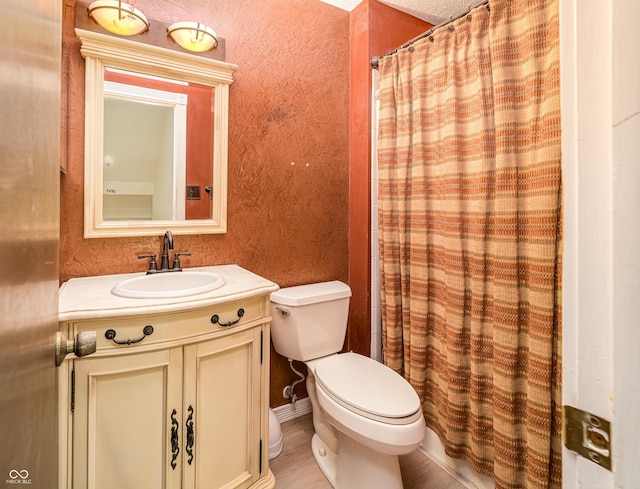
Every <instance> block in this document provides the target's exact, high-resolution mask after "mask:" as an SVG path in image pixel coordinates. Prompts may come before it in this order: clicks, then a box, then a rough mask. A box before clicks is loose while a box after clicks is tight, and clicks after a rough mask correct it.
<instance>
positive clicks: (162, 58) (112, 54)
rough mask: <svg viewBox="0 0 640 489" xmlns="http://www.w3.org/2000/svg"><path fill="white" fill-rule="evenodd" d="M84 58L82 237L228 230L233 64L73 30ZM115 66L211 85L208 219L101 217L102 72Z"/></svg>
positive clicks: (205, 232)
mask: <svg viewBox="0 0 640 489" xmlns="http://www.w3.org/2000/svg"><path fill="white" fill-rule="evenodd" d="M76 35H77V36H78V38H79V39H80V41H81V43H82V46H81V49H80V52H81V54H82V56H83V57H84V58H85V70H86V71H85V148H84V151H85V157H84V161H85V165H84V171H85V175H84V237H85V238H107V237H123V236H155V235H162V234H163V233H164V232H165V231H166V230H167V229H171V231H172V232H173V233H174V234H215V233H225V232H226V230H227V158H228V124H229V85H230V84H231V83H232V82H233V72H234V71H235V70H236V69H237V66H236V65H234V64H231V63H226V62H222V61H218V60H214V59H210V58H204V57H199V56H195V55H191V54H188V53H183V52H179V51H172V50H169V49H165V48H160V47H157V46H153V45H149V44H143V43H139V42H135V41H131V40H129V39H123V38H119V37H114V36H110V35H105V34H101V33H97V32H91V31H87V30H83V29H76ZM105 67H109V68H116V69H121V70H126V71H131V72H136V73H141V74H145V75H151V76H158V77H162V78H167V79H174V80H180V81H183V82H191V83H197V84H200V85H205V86H210V87H213V88H214V91H215V94H214V97H215V99H214V114H213V117H214V121H213V134H212V137H213V141H214V145H213V161H212V165H213V189H212V202H211V218H210V219H192V220H117V221H105V220H104V219H103V149H104V135H103V124H104V122H103V110H104V95H103V91H104V90H103V89H104V70H105Z"/></svg>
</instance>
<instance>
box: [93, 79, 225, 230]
mask: <svg viewBox="0 0 640 489" xmlns="http://www.w3.org/2000/svg"><path fill="white" fill-rule="evenodd" d="M214 103H215V97H214V88H213V87H207V86H204V85H199V84H195V83H188V82H184V81H180V80H171V79H165V78H160V77H153V76H147V75H143V74H140V73H132V72H127V71H122V70H115V69H111V68H106V69H105V72H104V161H103V163H104V168H103V172H104V173H103V187H104V188H103V216H104V219H105V220H107V221H109V220H156V219H161V220H167V219H169V220H185V219H209V218H211V202H212V200H211V197H210V195H211V189H212V188H213V186H214V185H215V182H213V175H212V162H213V137H212V136H213V114H214V112H215V111H214Z"/></svg>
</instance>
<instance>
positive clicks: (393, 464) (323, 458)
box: [311, 433, 404, 489]
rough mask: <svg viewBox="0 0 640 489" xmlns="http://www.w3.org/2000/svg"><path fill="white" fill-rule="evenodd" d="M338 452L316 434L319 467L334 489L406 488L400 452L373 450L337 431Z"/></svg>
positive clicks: (312, 441)
mask: <svg viewBox="0 0 640 489" xmlns="http://www.w3.org/2000/svg"><path fill="white" fill-rule="evenodd" d="M338 447H339V455H336V454H335V453H334V452H332V451H331V450H329V448H328V447H327V445H325V443H324V442H323V441H322V440H321V439H320V437H319V436H318V435H317V434H314V435H313V438H312V439H311V449H312V451H313V456H314V458H315V459H316V462H317V464H318V466H319V467H320V470H321V471H322V473H323V474H324V476H325V477H326V478H327V480H328V481H329V483H330V484H331V485H332V486H333V487H334V488H335V489H403V487H404V486H403V485H402V475H401V473H400V462H399V461H398V456H397V455H389V454H386V453H382V452H378V451H377V450H373V449H371V448H369V447H367V446H365V445H362V444H361V443H358V442H357V441H355V440H354V439H352V438H350V437H349V436H347V435H345V434H344V433H338Z"/></svg>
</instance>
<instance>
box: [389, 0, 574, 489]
mask: <svg viewBox="0 0 640 489" xmlns="http://www.w3.org/2000/svg"><path fill="white" fill-rule="evenodd" d="M558 29H559V25H558V0H490V2H489V5H488V6H482V7H478V8H476V9H474V10H472V11H471V12H470V13H469V14H468V15H467V16H465V17H463V18H461V19H459V20H456V21H454V22H453V23H452V24H451V25H450V26H446V27H442V28H440V29H438V30H436V31H435V32H434V33H433V35H431V36H430V37H427V38H424V39H422V40H420V41H418V42H416V43H415V44H413V45H412V46H411V47H410V48H405V49H402V50H399V51H398V52H397V53H395V54H393V55H390V56H386V57H384V58H382V59H381V60H380V113H379V139H378V165H379V175H378V180H379V202H378V205H379V215H378V219H379V223H378V225H379V247H380V248H379V254H380V261H381V264H380V267H381V283H382V315H383V351H384V361H385V363H386V364H387V365H389V366H390V367H392V368H393V369H395V370H396V371H398V372H399V373H401V374H402V375H404V377H405V378H406V379H407V380H408V381H409V382H410V383H411V385H412V386H413V387H414V388H415V389H416V391H417V392H418V394H419V396H420V399H421V401H422V406H423V411H424V415H425V419H426V422H427V425H428V426H429V427H430V428H431V429H433V430H434V431H435V432H436V433H437V434H438V436H439V437H440V439H441V440H442V442H443V444H444V446H445V450H446V453H447V454H448V455H449V456H451V457H455V458H463V459H466V460H468V461H469V462H470V463H471V464H472V465H473V467H474V468H475V470H476V471H478V472H479V473H482V474H485V475H488V476H490V477H492V478H493V479H494V480H495V482H496V488H497V489H506V488H509V489H515V488H556V487H560V484H561V459H560V453H561V438H560V426H561V425H560V418H561V415H560V410H561V405H560V404H561V403H560V319H561V312H560V278H561V277H560V270H561V249H562V248H561V229H562V224H561V219H562V215H561V208H562V203H561V174H560V78H559V77H560V73H559V32H558Z"/></svg>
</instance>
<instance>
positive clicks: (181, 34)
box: [167, 22, 218, 53]
mask: <svg viewBox="0 0 640 489" xmlns="http://www.w3.org/2000/svg"><path fill="white" fill-rule="evenodd" d="M167 34H168V35H169V37H170V38H171V40H172V41H173V42H175V43H176V44H178V45H180V46H181V47H183V48H184V49H186V50H187V51H193V52H196V53H201V52H203V51H210V50H211V49H215V48H216V47H217V46H218V37H217V36H216V33H215V31H214V30H213V29H212V28H211V27H208V26H206V25H204V24H201V23H200V22H176V23H175V24H172V25H170V26H169V27H168V28H167Z"/></svg>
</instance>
